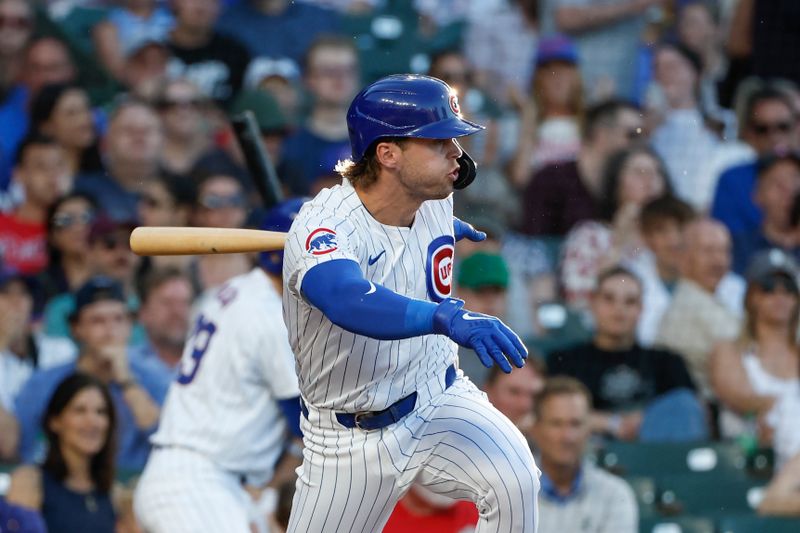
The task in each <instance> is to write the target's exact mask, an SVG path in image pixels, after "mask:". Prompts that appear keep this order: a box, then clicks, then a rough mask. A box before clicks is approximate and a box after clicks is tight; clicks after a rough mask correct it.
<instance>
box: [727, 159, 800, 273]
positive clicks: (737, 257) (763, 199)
mask: <svg viewBox="0 0 800 533" xmlns="http://www.w3.org/2000/svg"><path fill="white" fill-rule="evenodd" d="M798 192H800V155H797V154H795V153H792V152H787V153H783V154H777V155H768V156H764V157H762V158H761V159H759V161H758V164H757V171H756V183H755V190H754V191H753V202H754V203H755V205H756V207H758V208H759V209H760V210H761V215H762V218H761V224H760V226H759V227H758V228H757V229H751V230H749V231H743V232H741V233H738V234H734V235H733V270H734V271H735V272H736V273H738V274H742V275H743V274H744V273H745V270H746V269H747V266H748V265H749V264H750V260H751V258H752V257H753V256H754V255H755V254H756V253H757V252H759V251H761V250H765V249H768V248H780V249H782V250H783V251H785V252H786V253H788V254H789V255H791V256H792V257H794V258H796V259H797V258H800V242H798V240H797V229H796V228H795V227H794V226H795V225H794V224H793V223H792V209H793V207H794V200H795V196H796V195H797V194H798Z"/></svg>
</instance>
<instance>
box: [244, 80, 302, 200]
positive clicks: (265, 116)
mask: <svg viewBox="0 0 800 533" xmlns="http://www.w3.org/2000/svg"><path fill="white" fill-rule="evenodd" d="M247 110H250V111H252V112H253V115H254V116H255V119H256V124H257V125H258V129H259V131H260V133H261V142H262V143H263V145H264V148H265V149H266V151H267V154H269V157H270V159H271V161H272V165H273V166H274V168H275V172H276V173H277V175H278V179H279V180H280V182H281V184H282V185H283V188H284V192H285V193H286V194H287V195H292V194H293V191H295V190H297V189H302V188H303V185H302V183H303V178H302V174H301V171H300V169H299V168H297V167H296V166H294V165H290V164H288V162H287V161H286V159H285V158H284V151H285V148H284V146H285V144H286V139H287V138H288V136H289V135H290V133H291V125H290V123H289V121H288V119H287V118H286V115H285V114H284V113H283V110H282V109H281V108H280V106H279V105H278V101H277V100H276V99H275V98H274V97H273V96H272V94H271V93H269V92H267V91H265V90H263V89H256V90H245V91H242V92H241V93H240V94H239V96H238V97H237V98H236V100H234V102H233V105H232V106H231V115H234V116H235V115H237V114H239V113H243V112H245V111H247Z"/></svg>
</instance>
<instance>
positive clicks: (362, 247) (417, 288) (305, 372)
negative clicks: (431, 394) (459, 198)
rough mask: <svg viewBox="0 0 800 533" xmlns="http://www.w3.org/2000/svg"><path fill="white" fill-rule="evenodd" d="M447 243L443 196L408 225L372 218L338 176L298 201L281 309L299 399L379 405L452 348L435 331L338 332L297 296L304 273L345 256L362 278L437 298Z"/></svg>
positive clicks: (449, 259)
mask: <svg viewBox="0 0 800 533" xmlns="http://www.w3.org/2000/svg"><path fill="white" fill-rule="evenodd" d="M453 244H454V239H453V199H452V195H451V196H450V197H448V198H447V199H444V200H430V201H427V202H425V203H423V204H422V206H421V207H420V208H419V210H418V212H417V214H416V216H415V218H414V222H413V224H412V226H411V227H410V228H405V227H395V226H386V225H384V224H381V223H380V222H378V221H376V220H375V219H374V218H372V216H371V215H370V213H369V212H368V211H367V209H366V208H365V207H364V205H363V204H362V203H361V200H360V199H359V197H358V195H357V194H356V191H355V189H353V187H352V185H350V183H349V182H348V181H347V180H346V179H345V180H343V182H342V184H341V185H337V186H334V187H332V188H330V189H325V190H323V191H322V192H320V193H319V194H318V195H317V196H316V198H314V199H313V200H311V201H309V202H307V203H306V204H305V205H304V206H303V208H302V210H301V211H300V213H299V214H298V216H297V218H296V219H295V221H294V224H293V225H292V228H291V230H290V231H289V235H288V239H287V242H286V246H285V254H284V264H283V279H284V294H283V313H284V320H285V322H286V327H287V329H288V330H289V341H290V343H291V346H292V350H293V351H294V353H295V357H296V359H297V370H298V374H299V382H300V390H301V393H302V395H303V397H304V398H305V400H306V401H307V402H309V403H310V404H311V405H314V406H316V407H320V408H327V409H336V410H339V411H347V412H358V411H375V410H381V409H384V408H386V407H387V406H389V405H391V404H393V403H394V402H396V401H397V400H398V399H400V398H403V397H404V396H407V395H408V394H410V393H412V392H414V391H415V390H417V389H418V388H419V387H421V386H423V385H424V384H425V383H426V382H428V381H429V380H431V379H432V378H434V377H435V376H442V375H444V371H445V369H446V368H447V367H448V366H449V365H451V364H453V363H455V362H456V359H457V349H456V348H457V347H456V344H455V343H454V342H452V341H451V340H449V339H448V338H447V337H444V336H442V335H424V336H420V337H414V338H409V339H401V340H393V341H380V340H377V339H372V338H369V337H365V336H362V335H356V334H355V333H351V332H349V331H346V330H344V329H342V328H340V327H338V326H336V325H334V324H333V323H332V322H331V321H330V320H328V319H327V318H326V317H325V316H324V315H323V314H322V313H321V312H320V311H319V310H318V309H317V308H316V307H313V306H312V305H310V304H309V303H308V302H307V301H306V300H305V299H304V298H303V296H302V295H301V291H300V288H301V285H302V282H303V276H304V275H305V273H306V272H307V271H308V270H309V269H310V268H312V267H314V266H315V265H317V264H320V263H322V262H325V261H330V260H332V259H349V260H352V261H355V262H356V263H358V265H359V266H360V268H361V271H362V273H363V274H364V277H365V278H366V279H367V280H369V281H372V282H374V283H376V284H380V285H382V286H384V287H386V288H387V289H389V290H392V291H394V292H396V293H398V294H401V295H404V296H408V297H411V298H417V299H422V300H431V301H434V302H439V301H441V300H442V299H443V298H446V297H447V296H449V295H450V292H451V281H452V273H453V272H452V268H453V252H454V247H453Z"/></svg>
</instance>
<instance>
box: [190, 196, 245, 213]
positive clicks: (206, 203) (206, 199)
mask: <svg viewBox="0 0 800 533" xmlns="http://www.w3.org/2000/svg"><path fill="white" fill-rule="evenodd" d="M198 203H199V204H200V205H201V206H203V207H205V208H206V209H225V208H230V207H244V196H243V195H241V194H233V195H231V196H221V195H218V194H206V195H203V196H201V197H200V199H199V201H198Z"/></svg>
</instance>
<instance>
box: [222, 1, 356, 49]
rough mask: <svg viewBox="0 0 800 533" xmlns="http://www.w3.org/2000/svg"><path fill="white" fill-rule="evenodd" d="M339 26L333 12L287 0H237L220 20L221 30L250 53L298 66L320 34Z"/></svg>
mask: <svg viewBox="0 0 800 533" xmlns="http://www.w3.org/2000/svg"><path fill="white" fill-rule="evenodd" d="M340 25H341V18H340V15H339V14H338V13H337V12H335V11H331V10H330V9H324V8H321V7H319V6H315V5H309V4H308V3H304V2H290V1H289V0H240V1H239V3H238V4H237V5H235V6H232V7H230V8H228V9H227V10H226V11H225V13H224V14H223V16H222V18H221V19H220V21H219V29H220V31H221V32H223V33H225V34H226V35H230V36H233V37H236V38H237V39H241V40H242V42H243V43H244V44H245V46H247V48H248V49H249V51H250V53H251V54H252V55H254V56H259V57H262V56H263V57H269V58H272V59H281V58H288V59H291V60H292V61H294V62H295V63H296V64H297V65H300V64H302V63H303V57H304V56H306V54H307V53H308V50H309V49H310V48H311V46H312V43H313V42H314V41H315V40H316V39H317V38H318V37H319V36H320V35H324V34H335V33H338V32H339V27H340ZM265 35H269V39H265V38H264V36H265Z"/></svg>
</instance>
